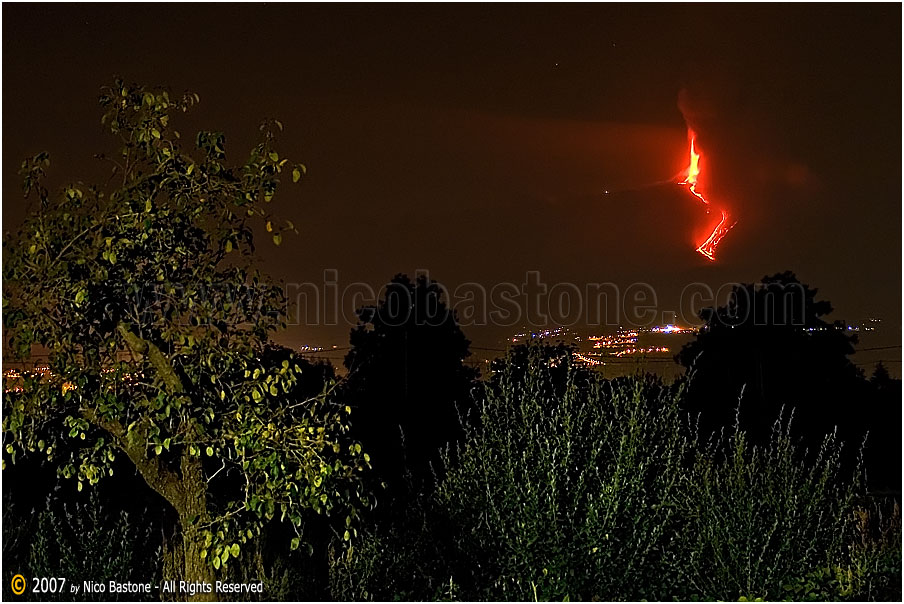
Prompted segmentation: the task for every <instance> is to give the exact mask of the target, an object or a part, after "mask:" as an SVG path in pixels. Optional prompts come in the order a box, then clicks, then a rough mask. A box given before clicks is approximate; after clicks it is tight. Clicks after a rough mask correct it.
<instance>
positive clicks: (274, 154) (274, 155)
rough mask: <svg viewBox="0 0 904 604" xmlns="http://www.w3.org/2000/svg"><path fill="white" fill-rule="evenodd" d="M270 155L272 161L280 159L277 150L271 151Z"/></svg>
mask: <svg viewBox="0 0 904 604" xmlns="http://www.w3.org/2000/svg"><path fill="white" fill-rule="evenodd" d="M268 157H269V158H270V160H271V161H279V153H277V152H276V151H271V152H270V155H269V156H268Z"/></svg>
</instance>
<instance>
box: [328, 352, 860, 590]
mask: <svg viewBox="0 0 904 604" xmlns="http://www.w3.org/2000/svg"><path fill="white" fill-rule="evenodd" d="M558 358H560V357H558V356H557V355H556V354H555V349H554V348H553V347H549V346H545V345H533V346H530V347H528V348H527V349H524V350H517V351H515V352H513V353H512V354H511V355H509V356H508V357H507V363H506V364H501V365H498V366H497V367H498V369H499V373H497V374H495V375H494V376H493V377H492V379H491V380H490V383H491V386H488V387H487V388H486V390H485V391H484V394H483V397H482V400H481V407H480V409H481V413H480V418H479V422H477V423H476V424H475V425H473V426H470V427H469V428H468V429H467V438H466V440H465V442H464V444H463V445H462V447H461V448H460V450H459V451H458V455H457V457H456V458H455V459H449V460H448V461H449V468H448V470H447V473H446V475H445V478H444V480H443V481H442V482H441V483H440V485H439V486H438V489H437V491H436V492H435V493H434V494H433V496H431V497H429V498H427V499H425V500H422V501H421V502H420V503H419V504H418V505H414V504H412V505H411V507H410V512H409V516H408V517H407V518H406V519H405V521H403V522H398V523H394V524H391V525H388V526H381V527H377V528H376V529H375V530H373V531H369V532H368V535H367V536H366V537H364V538H363V539H362V540H361V541H360V543H358V544H356V550H355V552H354V554H350V555H349V556H348V557H347V558H345V559H343V560H340V561H338V562H337V563H336V564H335V565H334V568H333V576H332V585H333V588H334V590H335V591H334V595H335V596H336V597H340V598H343V599H360V598H365V599H377V600H390V599H393V598H401V599H436V598H443V597H445V594H452V595H453V596H454V597H456V598H461V599H465V600H484V599H488V600H522V601H525V600H553V599H599V600H641V599H650V600H664V599H665V600H667V599H673V598H677V599H679V600H699V599H703V600H718V599H722V600H737V599H739V598H744V599H748V598H749V599H756V598H763V597H765V598H767V599H781V598H783V597H786V596H787V595H788V593H787V592H785V591H783V586H784V585H787V584H789V581H793V580H794V579H795V577H801V576H804V575H805V573H808V572H812V571H816V570H817V569H819V568H823V567H828V566H830V565H833V564H834V565H839V564H847V562H846V561H847V560H850V559H851V558H850V557H849V555H848V553H847V552H846V551H845V547H846V546H847V544H849V543H850V535H851V533H850V526H851V525H850V519H851V518H852V514H853V509H854V502H855V498H854V495H855V493H857V490H858V482H857V480H855V479H854V478H851V477H850V476H848V477H845V476H844V475H843V474H842V473H843V466H842V464H841V463H840V454H841V453H840V449H839V447H838V446H837V443H835V441H834V440H833V439H832V438H829V439H827V440H826V441H825V444H824V447H823V448H822V450H821V452H820V454H819V455H818V456H817V457H816V458H815V459H814V458H812V457H808V456H805V455H804V454H803V451H801V450H800V449H799V448H797V447H796V446H795V445H794V443H793V442H792V439H791V436H790V432H789V428H788V423H787V422H782V421H779V422H777V423H776V424H775V428H774V430H773V433H772V437H771V441H770V444H769V445H768V446H766V447H759V446H755V445H752V444H750V443H749V441H748V439H747V436H746V434H745V433H744V432H743V431H741V430H739V429H737V426H735V429H734V430H732V431H730V433H729V434H728V435H727V436H726V437H725V438H721V437H719V438H714V439H710V440H708V441H701V440H700V439H699V438H698V436H697V431H696V428H695V427H694V426H691V425H689V424H688V423H687V422H685V421H684V420H683V417H684V415H683V412H682V411H681V405H680V403H681V400H680V399H681V397H682V396H683V388H682V387H680V386H678V387H667V386H664V385H663V384H662V383H661V382H659V381H658V380H656V379H655V378H651V377H648V376H647V377H644V376H635V377H631V378H621V379H618V380H615V381H611V382H608V381H605V380H602V379H599V378H598V377H596V376H594V375H593V374H591V373H589V372H586V371H580V370H578V369H577V368H575V367H573V366H572V365H571V362H570V361H568V360H566V361H565V362H566V371H565V372H564V377H565V379H564V387H563V388H560V389H558V388H551V387H550V384H551V383H554V382H555V380H554V376H555V375H556V374H557V371H556V370H557V369H558V367H559V366H558V365H557V364H556V363H555V362H551V361H554V360H555V359H558ZM551 380H552V381H551ZM836 593H837V594H838V597H841V592H836Z"/></svg>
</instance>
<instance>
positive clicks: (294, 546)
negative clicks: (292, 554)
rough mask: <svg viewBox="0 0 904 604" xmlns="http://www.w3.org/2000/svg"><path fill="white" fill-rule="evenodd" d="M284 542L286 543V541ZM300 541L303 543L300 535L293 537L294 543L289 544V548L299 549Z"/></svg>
mask: <svg viewBox="0 0 904 604" xmlns="http://www.w3.org/2000/svg"><path fill="white" fill-rule="evenodd" d="M283 543H285V541H284V542H283ZM300 543H301V539H299V538H298V537H293V538H292V543H290V544H289V549H291V550H296V549H298V546H299V544H300Z"/></svg>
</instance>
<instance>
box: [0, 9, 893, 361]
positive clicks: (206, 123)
mask: <svg viewBox="0 0 904 604" xmlns="http://www.w3.org/2000/svg"><path fill="white" fill-rule="evenodd" d="M900 24H901V6H900V5H898V4H888V5H881V6H870V5H863V4H858V5H849V6H841V5H829V6H816V5H798V6H772V5H770V6H761V5H733V6H721V7H720V6H712V5H699V6H678V5H669V6H654V5H633V6H608V5H607V6H604V5H570V6H562V5H526V6H525V5H522V6H511V5H497V6H475V5H454V6H453V5H446V6H436V5H403V6H382V5H369V6H350V5H330V6H313V7H312V6H299V5H291V6H290V5H242V6H236V5H217V6H213V5H194V6H175V5H130V6H115V5H95V6H89V7H85V6H78V5H67V6H43V5H40V6H39V5H21V4H16V5H9V4H5V5H4V6H3V91H4V94H3V156H2V159H3V171H2V174H3V196H4V198H3V201H4V203H3V221H4V224H3V229H4V231H9V230H12V229H14V228H15V226H16V224H17V223H18V222H19V221H21V218H22V216H23V212H24V209H23V204H22V202H20V200H21V189H20V181H19V179H18V177H17V175H16V171H17V169H18V166H19V164H20V162H21V160H22V158H23V157H25V156H26V155H32V154H34V153H36V152H38V151H41V150H47V151H49V152H50V153H51V156H52V158H53V165H52V170H51V171H52V175H53V177H54V178H55V179H56V180H55V181H53V182H54V183H55V184H59V185H62V184H63V183H64V182H66V181H68V180H75V179H83V180H85V181H102V180H103V179H104V177H105V175H106V173H107V167H106V166H104V165H103V164H100V162H97V161H96V160H93V159H92V156H93V154H94V153H97V152H100V151H104V150H109V149H111V147H110V143H111V142H112V139H109V137H107V136H106V135H105V134H104V133H103V130H102V127H101V125H100V121H99V120H100V112H99V109H98V107H97V104H96V98H97V95H98V92H99V89H100V87H101V86H102V85H104V84H107V83H109V82H110V81H111V79H112V76H113V75H114V74H118V75H121V76H123V77H124V78H125V79H126V80H129V81H135V82H140V83H146V84H160V85H165V86H168V87H170V88H171V89H173V90H175V91H182V90H186V89H190V90H192V91H194V92H197V93H198V94H199V95H200V97H201V104H200V106H199V107H197V108H196V110H194V111H193V112H192V113H190V114H189V115H188V117H186V118H185V119H182V121H181V122H180V123H178V124H177V128H179V129H180V130H182V131H183V132H188V133H193V132H194V131H195V130H197V129H198V128H210V129H217V130H223V131H225V132H226V133H227V145H228V146H227V152H231V158H232V159H233V160H234V161H241V160H242V159H244V154H245V152H246V151H247V150H248V149H249V148H250V146H251V145H252V143H253V140H254V134H255V132H256V128H257V124H258V123H259V121H260V119H261V118H264V117H277V118H279V119H280V120H281V121H282V122H283V123H284V125H285V132H284V134H283V136H282V138H281V147H282V149H283V151H284V153H283V155H286V156H288V157H290V158H292V159H294V160H299V161H303V162H305V163H306V164H307V167H308V177H307V178H306V180H305V181H304V183H303V185H302V186H298V187H287V188H286V189H285V190H284V192H283V193H282V195H281V196H280V197H278V198H277V199H278V200H280V203H279V204H278V205H276V207H275V208H274V209H275V210H276V211H278V212H279V213H280V214H282V215H283V216H284V217H286V218H289V219H291V220H293V221H294V222H295V223H296V224H297V225H298V226H299V229H300V235H299V236H292V237H286V238H285V239H284V242H283V245H282V246H281V247H280V248H274V247H273V246H271V245H261V246H260V250H261V254H262V255H263V257H264V264H265V267H266V268H267V269H268V270H269V271H270V272H271V273H272V274H273V275H274V276H276V277H278V278H280V279H283V280H285V281H289V282H305V281H311V282H315V283H322V281H323V271H324V270H325V269H336V270H337V271H338V275H339V282H340V287H341V286H344V285H346V284H348V283H350V282H353V281H364V282H367V283H370V284H372V285H374V286H375V287H376V286H379V285H380V284H381V283H385V282H386V280H388V279H389V278H390V277H392V275H394V274H395V273H397V272H407V273H409V274H413V273H414V271H415V270H417V269H428V270H429V271H430V275H431V276H432V277H434V278H436V279H438V280H440V281H441V282H443V283H444V284H446V285H447V286H448V287H450V288H454V287H455V286H456V285H458V284H460V283H463V282H466V281H473V282H478V283H481V284H484V285H485V286H487V287H491V286H492V285H493V284H495V283H497V282H499V281H512V282H514V283H516V284H520V283H521V282H522V281H523V280H524V276H525V272H526V271H529V270H538V271H540V273H541V275H542V278H543V280H544V281H546V282H548V283H550V284H552V283H557V282H566V281H570V282H574V283H576V284H578V285H581V284H583V283H586V282H608V281H611V282H615V283H618V284H621V285H623V286H624V285H627V284H630V283H632V282H635V281H645V282H648V283H650V284H652V285H653V286H654V287H655V288H656V289H657V292H658V293H659V298H660V303H659V306H660V308H661V309H670V308H675V307H677V295H678V292H680V291H681V289H682V288H683V287H684V286H685V285H687V284H688V283H691V282H697V281H700V282H706V283H709V284H711V285H713V286H718V285H720V284H722V283H727V282H733V281H748V282H750V281H755V280H758V279H759V278H761V277H762V276H763V275H765V274H772V273H775V272H780V271H784V270H789V269H790V270H793V271H795V272H796V273H797V275H798V276H799V277H800V278H801V279H802V280H803V281H804V282H806V283H809V284H810V285H812V286H816V287H819V288H820V292H821V294H822V295H823V296H824V297H825V298H828V299H829V300H831V301H832V303H833V304H834V306H835V308H836V312H835V313H834V315H833V316H832V318H843V319H848V320H851V321H858V320H859V319H862V318H863V317H866V316H879V317H881V318H882V319H883V320H884V330H883V331H884V336H883V338H884V339H887V340H888V341H889V342H891V343H895V342H900V316H901V182H902V175H901V106H902V105H901V26H900ZM687 123H690V124H691V125H692V126H693V127H694V128H695V129H696V131H697V133H698V144H699V146H700V148H701V149H702V152H703V156H704V161H705V164H704V165H705V167H704V168H703V171H704V172H703V174H702V176H701V183H702V186H703V187H705V190H706V192H707V196H708V197H709V198H712V199H714V200H718V201H719V203H720V204H722V205H724V206H725V207H728V208H730V209H731V212H732V215H733V216H734V217H735V218H736V219H737V220H738V224H737V226H736V227H735V228H734V229H733V230H732V231H731V233H730V234H729V235H728V236H727V237H726V238H725V240H724V241H723V243H722V245H721V246H720V247H719V249H718V253H717V261H716V262H714V263H712V262H709V261H707V260H706V259H705V258H703V257H702V256H700V255H699V254H697V253H696V252H695V251H694V247H695V239H697V238H699V237H700V234H701V233H704V232H705V231H706V228H707V225H708V224H711V220H712V217H711V216H709V217H707V216H706V215H705V213H704V212H703V210H702V209H701V206H700V205H699V204H700V202H699V201H698V200H696V199H695V198H694V197H693V196H692V195H690V194H689V193H688V192H687V190H686V189H682V188H680V187H677V186H675V185H674V183H676V182H677V179H676V177H677V176H679V175H680V172H681V170H682V169H683V168H685V167H686V166H687V138H686V136H687V135H686V125H687ZM604 191H609V193H608V194H605V193H604ZM576 327H578V328H581V327H582V326H581V325H578V326H576ZM348 328H349V326H348V325H347V324H342V323H340V324H339V325H336V326H321V327H296V328H293V329H292V330H291V331H290V332H289V334H288V335H287V336H286V338H285V339H286V341H287V342H289V343H296V344H298V343H309V344H340V345H342V344H344V343H345V342H347V334H348ZM511 331H512V329H501V330H500V329H496V330H493V329H490V328H467V329H466V334H467V335H468V336H469V337H470V338H471V339H472V340H475V341H476V342H481V343H491V342H494V341H497V340H498V338H499V337H500V336H501V335H504V334H505V333H508V332H511ZM894 355H895V358H898V359H900V356H899V355H900V351H899V350H898V351H894ZM899 368H900V365H897V366H894V367H893V368H892V369H893V371H897V370H899Z"/></svg>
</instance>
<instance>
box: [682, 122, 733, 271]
mask: <svg viewBox="0 0 904 604" xmlns="http://www.w3.org/2000/svg"><path fill="white" fill-rule="evenodd" d="M687 134H688V138H689V139H690V141H691V152H690V164H689V165H688V167H687V176H685V177H684V180H682V181H681V182H679V183H678V184H679V185H681V186H686V187H687V190H688V191H690V192H691V193H692V194H693V195H694V197H696V198H697V199H699V200H700V201H702V202H703V205H705V206H706V213H707V214H709V213H710V212H711V211H712V206H711V205H710V203H709V200H707V199H706V197H704V196H703V194H702V193H700V191H698V190H697V177H698V176H700V153H699V152H698V151H697V148H696V141H697V135H696V134H695V133H694V131H693V130H688V133H687ZM720 212H721V213H722V219H721V220H720V221H719V224H717V225H716V226H715V228H714V229H713V231H712V233H710V235H709V237H707V238H706V239H704V240H703V241H702V242H701V243H700V245H698V246H697V251H698V252H700V253H701V254H703V255H704V256H706V258H707V259H709V260H711V261H715V259H716V248H717V247H719V243H720V242H721V241H722V239H723V238H724V237H725V235H727V234H728V231H730V230H731V228H732V227H733V226H734V225H735V224H737V221H735V222H732V223H729V215H728V212H726V211H725V210H720Z"/></svg>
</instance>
